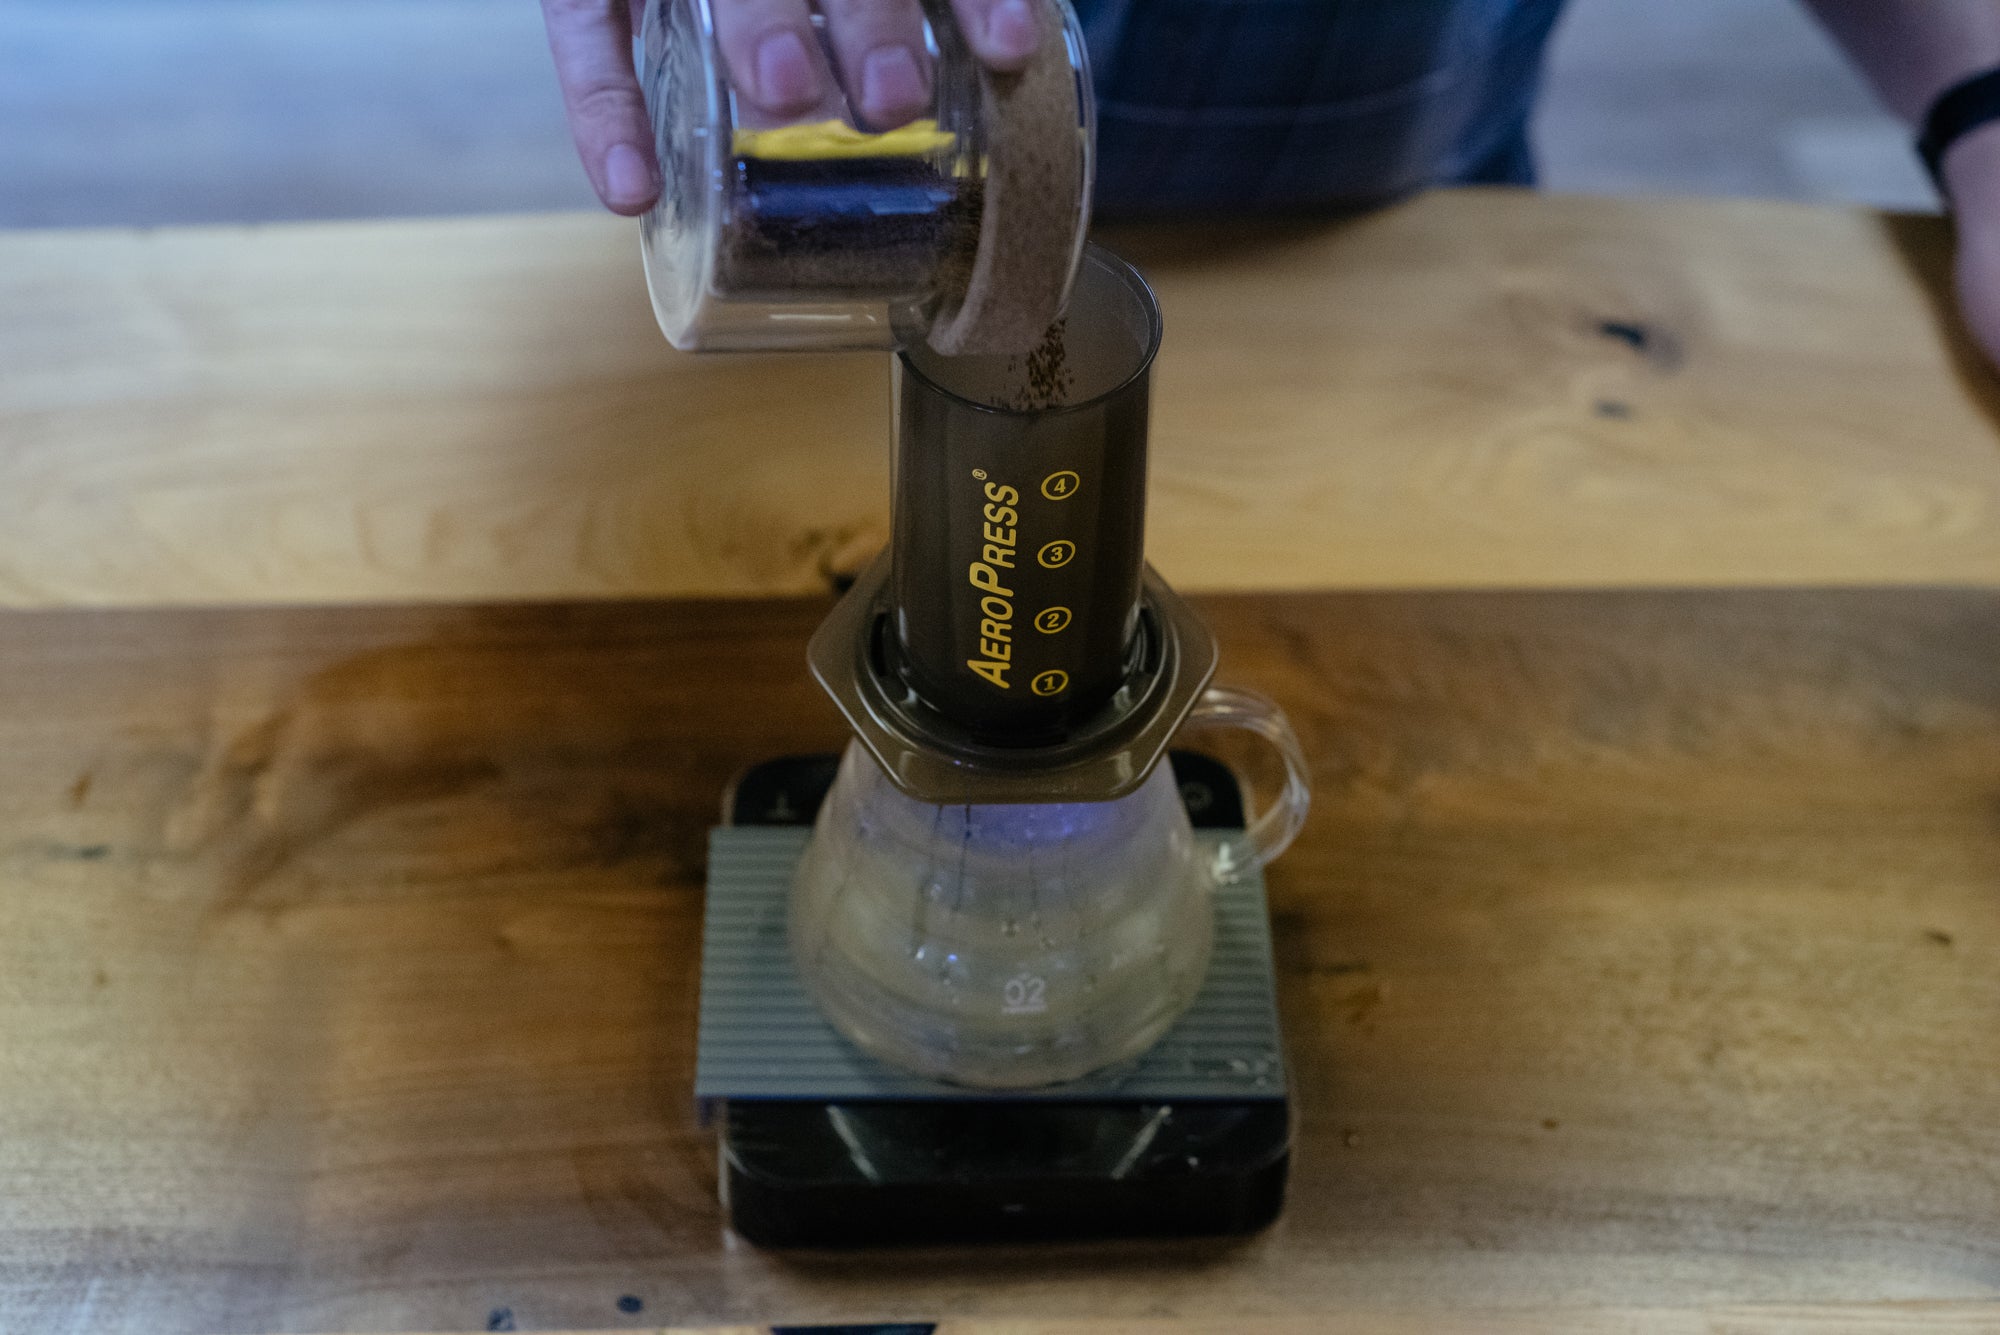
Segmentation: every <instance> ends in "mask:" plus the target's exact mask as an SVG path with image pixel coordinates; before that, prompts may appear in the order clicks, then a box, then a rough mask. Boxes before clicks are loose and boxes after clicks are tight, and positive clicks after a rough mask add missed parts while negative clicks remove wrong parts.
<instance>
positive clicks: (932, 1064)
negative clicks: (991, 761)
mask: <svg viewBox="0 0 2000 1335" xmlns="http://www.w3.org/2000/svg"><path fill="white" fill-rule="evenodd" d="M1189 723H1190V728H1191V730H1201V729H1206V728H1214V729H1228V730H1235V731H1238V732H1242V733H1245V734H1247V735H1248V736H1250V737H1251V738H1254V739H1256V740H1257V741H1260V742H1261V743H1263V744H1264V745H1265V746H1267V747H1268V748H1269V751H1270V754H1271V755H1272V756H1273V757H1274V758H1275V759H1276V760H1277V762H1278V765H1279V768H1278V770H1277V773H1278V774H1279V776H1280V778H1279V782H1278V787H1277V794H1276V796H1275V797H1274V798H1273V800H1272V801H1271V802H1270V803H1269V804H1268V805H1266V806H1265V807H1264V808H1263V809H1262V811H1261V812H1260V813H1258V814H1257V815H1256V816H1255V817H1254V818H1253V819H1252V820H1251V821H1250V824H1249V828H1248V829H1246V830H1244V831H1242V832H1240V833H1235V834H1231V835H1229V836H1227V837H1225V838H1223V839H1221V840H1220V841H1219V842H1213V843H1210V842H1204V841H1198V840H1197V839H1196V838H1195V834H1194V830H1193V828H1192V826H1191V825H1190V823H1189V820H1188V814H1187V809H1186V808H1185V807H1184V806H1182V804H1181V800H1180V794H1179V791H1178V789H1177V788H1176V786H1175V783H1174V777H1173V771H1172V769H1171V767H1169V766H1168V765H1167V764H1166V763H1165V762H1164V761H1163V762H1161V763H1160V764H1159V766H1158V767H1157V768H1155V769H1154V770H1153V772H1152V774H1151V775H1150V776H1148V777H1147V779H1146V780H1145V782H1144V783H1142V784H1141V785H1140V786H1139V787H1138V788H1137V789H1136V790H1135V791H1133V792H1131V793H1128V794H1126V795H1125V796H1124V797H1120V798H1116V799H1114V800H1112V801H1108V802H1055V803H1039V804H1035V803H995V804H977V803H975V804H964V803H947V804H941V803H932V802H924V801H920V800H918V799H917V798H914V797H911V796H909V795H908V794H907V793H905V792H903V791H902V790H900V789H899V788H897V787H896V785H895V784H894V783H893V782H892V781H891V780H890V779H889V777H888V776H887V775H886V774H884V773H883V772H882V768H881V766H879V765H877V764H876V763H875V760H874V758H873V757H872V756H870V755H869V754H868V753H867V752H866V751H865V750H864V749H863V748H862V747H861V746H860V745H858V744H850V745H849V746H848V748H847V753H846V755H845V756H844V757H843V758H842V760H841V762H840V772H839V775H838V777H836V778H835V780H834V783H833V788H832V790H831V791H830V792H829V793H828V794H827V797H826V801H825V802H824V803H823V804H822V805H821V806H820V810H819V817H818V819H817V821H816V822H815V823H814V826H813V835H812V840H811V842H810V843H809V844H808V845H807V846H806V853H805V857H804V859H803V860H802V861H801V862H800V864H799V868H798V872H797V874H796V877H795V879H794V880H793V884H792V897H791V903H790V909H789V917H790V934H791V947H792V958H793V962H794V964H795V965H796V967H797V969H798V974H799V978H800V980H801V981H802V982H803V983H804V984H805V985H806V989H807V991H808V992H809V993H810V994H811V995H812V997H813V999H814V1001H815V1002H816V1003H817V1004H818V1006H819V1009H820V1011H821V1013H822V1014H824V1015H825V1016H826V1018H827V1019H828V1021H830V1022H831V1023H832V1024H833V1026H834V1028H835V1029H837V1030H839V1031H840V1032H841V1033H842V1034H843V1035H845V1036H846V1037H847V1038H848V1039H849V1041H851V1042H853V1043H854V1044H855V1045H856V1046H858V1047H860V1048H861V1049H862V1050H863V1051H866V1052H868V1053H870V1054H872V1055H874V1056H875V1057H878V1058H880V1059H881V1060H883V1061H886V1062H890V1063H892V1064H894V1065H896V1066H900V1067H902V1068H904V1069H905V1070H909V1071H914V1072H916V1073H918V1074H920V1075H927V1076H932V1077H934V1078H936V1079H939V1080H946V1081H950V1082H952V1083H954V1084H960V1085H968V1086H972V1087H975V1088H982V1089H1025V1088H1032V1087H1036V1086H1042V1085H1051V1084H1060V1083H1062V1082H1065V1081H1069V1080H1075V1079H1078V1078H1080V1077H1082V1076H1085V1075H1088V1074H1090V1073H1091V1072H1093V1071H1097V1070H1101V1069H1103V1068H1105V1067H1109V1066H1115V1065H1117V1064H1118V1063H1120V1062H1123V1061H1127V1060H1129V1059H1131V1058H1133V1057H1136V1056H1138V1055H1139V1054H1140V1053H1142V1052H1144V1051H1145V1050H1146V1049H1147V1048H1149V1047H1151V1046H1152V1045H1153V1043H1154V1042H1155V1041H1156V1040H1157V1039H1159V1038H1160V1036H1161V1035H1163V1034H1165V1033H1166V1031H1167V1030H1168V1028H1169V1027H1170V1026H1172V1024H1173V1023H1174V1021H1175V1020H1177V1019H1179V1018H1180V1016H1181V1014H1182V1013H1183V1012H1184V1011H1186V1010H1187V1008H1188V1006H1189V1005H1190V1004H1191V1003H1192V1002H1193V1001H1194V999H1195V994H1196V993H1197V992H1199V991H1200V990H1201V985H1202V982H1203V980H1204V979H1205V978H1206V977H1207V973H1208V963H1209V953H1210V950H1211V946H1212V940H1213V935H1214V906H1213V901H1212V894H1213V891H1214V889H1215V887H1216V886H1217V885H1218V884H1220V883H1224V882H1229V881H1235V880H1239V879H1241V878H1243V877H1245V876H1248V875H1250V874H1252V873H1253V872H1255V871H1257V870H1259V869H1261V868H1262V867H1263V866H1264V865H1265V864H1267V863H1269V862H1270V861H1271V860H1272V859H1273V858H1275V857H1277V856H1278V855H1279V854H1280V853H1282V852H1284V850H1285V848H1286V847H1287V846H1288V845H1290V843H1291V842H1292V839H1293V838H1294V837H1295V836H1296V835H1297V834H1298V832H1299V829H1300V827H1301V826H1302V825H1303V824H1304V823H1305V817H1306V812H1307V809H1308V807H1309V806H1310V804H1311V800H1312V789H1311V777H1310V772H1309V771H1308V770H1307V768H1306V763H1305V758H1304V755H1303V753H1302V752H1301V751H1300V749H1299V742H1298V738H1297V736H1296V735H1295V734H1294V733H1293V731H1292V727H1291V724H1290V723H1289V722H1288V721H1287V720H1286V718H1285V715H1284V713H1283V712H1282V711H1281V710H1280V709H1279V708H1278V707H1277V706H1276V705H1275V704H1273V703H1271V702H1270V701H1269V700H1266V699H1264V698H1263V697H1262V696H1258V695H1255V694H1253V693H1251V692H1249V691H1240V690H1230V689H1227V688H1221V687H1211V688H1210V689H1209V690H1208V691H1207V692H1206V693H1205V694H1204V696H1203V697H1202V700H1201V703H1200V704H1199V705H1198V706H1197V707H1196V709H1195V711H1194V713H1193V714H1192V715H1190V717H1189Z"/></svg>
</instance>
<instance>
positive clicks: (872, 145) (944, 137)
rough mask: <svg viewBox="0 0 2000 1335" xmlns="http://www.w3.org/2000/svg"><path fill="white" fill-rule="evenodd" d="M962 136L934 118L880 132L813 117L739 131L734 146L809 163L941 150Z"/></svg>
mask: <svg viewBox="0 0 2000 1335" xmlns="http://www.w3.org/2000/svg"><path fill="white" fill-rule="evenodd" d="M957 142H958V136H957V135H954V134H952V133H951V132H950V131H948V130H940V129H938V125H937V122H936V121H934V120H921V121H911V122H910V123H909V124H908V125H899V126H897V127H896V128H895V129H893V130H885V131H883V132H882V133H881V134H871V133H869V132H868V131H866V130H857V129H855V128H854V127H853V126H852V125H849V124H848V123H847V122H846V121H842V120H830V121H813V122H811V123H809V124H803V125H780V126H777V127H776V128H774V129H769V130H738V131H736V134H735V136H734V137H733V138H732V139H731V140H730V145H729V147H730V151H731V152H732V153H734V154H735V155H736V156H737V157H739V158H767V159H772V160H777V161H786V162H805V161H810V160H813V159H816V158H916V157H924V156H926V155H928V154H931V153H941V152H944V151H945V150H947V149H949V148H950V147H951V146H952V145H953V144H955V143H957Z"/></svg>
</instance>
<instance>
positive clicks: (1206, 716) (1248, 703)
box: [1188, 686, 1312, 885]
mask: <svg viewBox="0 0 2000 1335" xmlns="http://www.w3.org/2000/svg"><path fill="white" fill-rule="evenodd" d="M1188 724H1189V725H1190V726H1192V727H1210V728H1233V729H1237V730H1239V731H1242V732H1248V733H1252V734H1254V735H1256V736H1257V737H1259V738H1261V739H1263V740H1264V741H1265V742H1267V743H1268V744H1269V745H1270V747H1271V749H1272V750H1273V751H1276V752H1277V753H1278V759H1279V761H1280V762H1281V763H1282V764H1283V765H1284V771H1285V777H1284V782H1283V784H1282V786H1281V787H1280V788H1279V790H1278V795H1277V797H1276V799H1275V800H1273V801H1272V802H1271V804H1270V805H1269V806H1267V807H1265V808H1264V809H1263V810H1262V811H1258V812H1256V813H1255V814H1253V815H1251V817H1250V819H1249V820H1248V822H1247V824H1246V827H1245V829H1244V831H1243V833H1242V834H1240V835H1235V836H1232V837H1230V838H1227V839H1224V840H1223V841H1222V842H1221V843H1220V844H1218V845H1217V846H1216V850H1215V861H1214V863H1213V864H1212V866H1211V869H1210V870H1211V871H1212V872H1213V874H1214V876H1215V880H1216V883H1217V884H1220V885H1228V884H1231V883H1232V882H1235V881H1240V880H1242V879H1243V878H1244V877H1245V876H1248V875H1250V874H1251V873H1253V872H1255V871H1258V870H1260V869H1261V868H1263V867H1264V866H1266V865H1267V864H1269V863H1270V862H1271V860H1272V859H1274V858H1276V857H1277V856H1278V855H1279V854H1280V853H1282V852H1284V851H1285V850H1286V849H1287V848H1289V847H1291V843H1292V840H1293V839H1295V838H1297V837H1298V833H1299V830H1300V828H1301V827H1302V826H1304V825H1305V823H1306V812H1307V811H1308V810H1309V809H1310V808H1311V806H1312V775H1311V773H1310V772H1309V771H1308V770H1307V769H1306V757H1305V751H1304V749H1303V748H1301V747H1300V746H1299V737H1298V734H1297V733H1295V732H1293V731H1292V724H1291V720H1289V719H1287V718H1286V717H1285V711H1284V710H1282V709H1280V708H1278V706H1277V705H1276V704H1275V703H1274V702H1272V701H1271V700H1268V699H1266V698H1265V697H1263V696H1261V695H1258V694H1257V693H1256V692H1255V691H1245V690H1239V689H1237V688H1236V687H1233V686H1211V687H1209V688H1208V689H1207V690H1206V691H1204V692H1203V693H1202V697H1201V700H1200V701H1199V702H1198V703H1197V704H1196V705H1195V707H1194V710H1193V712H1192V713H1190V714H1189V715H1188Z"/></svg>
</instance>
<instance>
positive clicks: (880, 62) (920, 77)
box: [861, 46, 931, 120]
mask: <svg viewBox="0 0 2000 1335" xmlns="http://www.w3.org/2000/svg"><path fill="white" fill-rule="evenodd" d="M930 93H931V90H930V89H929V88H928V87H927V86H926V85H925V81H924V72H923V69H922V68H921V67H920V66H919V65H918V64H917V57H916V54H915V53H914V52H912V51H911V50H910V48H909V47H907V46H878V47H876V48H875V49H874V50H873V51H870V52H869V53H868V58H867V59H866V60H863V61H862V62H861V106H862V110H863V111H865V112H866V113H867V115H868V118H869V119H870V120H883V119H886V118H887V117H889V116H892V115H895V114H897V113H903V114H915V113H916V112H917V111H918V110H920V109H921V108H922V107H923V105H924V103H926V102H928V101H929V100H930Z"/></svg>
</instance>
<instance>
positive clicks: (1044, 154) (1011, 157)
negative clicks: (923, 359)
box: [929, 2, 1087, 356]
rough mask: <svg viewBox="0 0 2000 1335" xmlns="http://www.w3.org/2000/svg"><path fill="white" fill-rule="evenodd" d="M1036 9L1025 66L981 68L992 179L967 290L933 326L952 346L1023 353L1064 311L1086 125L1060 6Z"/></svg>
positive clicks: (940, 345) (938, 343)
mask: <svg viewBox="0 0 2000 1335" xmlns="http://www.w3.org/2000/svg"><path fill="white" fill-rule="evenodd" d="M1040 17H1041V24H1042V46H1041V49H1040V50H1039V51H1037V52H1036V53H1035V58H1034V60H1033V61H1031V62H1030V63H1029V65H1028V67H1027V68H1026V69H1025V70H1023V71H1021V72H1020V73H1019V74H996V73H994V72H992V71H990V70H985V69H982V70H981V72H980V98H981V103H982V111H983V118H984V123H985V126H986V131H987V144H986V189H985V196H984V198H983V200H982V201H981V203H982V208H981V212H980V218H979V241H978V248H977V250H976V252H975V253H974V256H973V259H972V267H971V272H970V274H969V275H968V276H967V279H966V282H965V287H964V295H963V297H962V298H960V299H959V301H958V304H957V307H956V308H955V309H947V310H946V311H945V312H944V313H943V314H942V315H941V316H940V318H939V319H938V321H937V322H936V323H935V324H934V325H933V326H932V328H931V331H930V338H929V342H930V345H931V346H932V347H933V348H935V349H936V350H937V351H939V352H941V353H944V354H945V355H946V356H960V355H964V354H968V353H1026V352H1028V351H1029V350H1030V349H1033V348H1035V347H1036V344H1037V341H1038V340H1041V339H1044V338H1045V337H1046V335H1047V332H1048V330H1049V327H1050V325H1052V324H1053V323H1054V322H1055V320H1056V318H1057V317H1058V316H1059V315H1061V314H1062V299H1063V294H1064V288H1065V287H1067V286H1068V283H1069V279H1070V273H1071V268H1072V265H1073V263H1074V261H1075V258H1076V249H1075V248H1076V236H1077V227H1078V224H1079V220H1080V218H1081V216H1082V213H1083V210H1084V207H1085V204H1086V202H1087V201H1086V200H1085V199H1084V195H1083V135H1082V133H1081V131H1080V130H1079V129H1078V127H1077V81H1076V71H1075V70H1074V69H1073V68H1072V67H1071V65H1070V57H1069V45H1068V42H1067V41H1066V40H1065V39H1064V35H1063V23H1062V15H1061V14H1060V13H1059V12H1058V10H1057V7H1056V6H1055V5H1054V4H1052V3H1046V2H1045V3H1044V4H1042V6H1041V15H1040ZM950 295H951V294H950V293H948V294H947V301H949V299H950Z"/></svg>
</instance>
